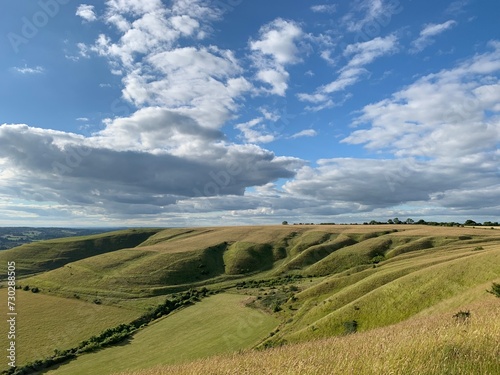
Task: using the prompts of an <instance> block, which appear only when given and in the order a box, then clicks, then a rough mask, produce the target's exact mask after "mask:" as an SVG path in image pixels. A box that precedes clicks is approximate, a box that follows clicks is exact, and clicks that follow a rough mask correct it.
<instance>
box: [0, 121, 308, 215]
mask: <svg viewBox="0 0 500 375" xmlns="http://www.w3.org/2000/svg"><path fill="white" fill-rule="evenodd" d="M135 120H137V118H136V119H135ZM168 120H169V121H171V122H172V123H173V122H174V121H176V118H175V117H173V118H172V117H171V118H169V119H168ZM121 125H122V126H123V127H125V128H127V127H128V128H129V129H128V130H131V129H130V128H133V127H134V125H135V124H134V123H133V119H131V120H130V123H126V124H121ZM183 125H184V124H183ZM193 126H195V125H193ZM152 127H153V128H155V125H154V124H153V125H152ZM173 127H175V125H174V126H173ZM177 130H179V131H182V132H184V133H189V132H196V130H197V129H194V128H193V129H187V130H186V129H184V127H182V130H181V128H177ZM173 132H174V130H173ZM103 133H104V132H103ZM114 134H116V133H114ZM106 136H107V135H106V134H105V133H104V134H97V135H94V136H91V137H83V136H81V135H76V134H70V133H65V132H59V131H52V130H45V129H38V128H32V127H28V126H26V125H6V124H4V125H1V126H0V146H1V147H0V150H1V151H0V159H2V163H3V170H2V172H1V174H2V177H3V178H2V181H4V182H3V183H1V184H0V193H5V192H6V191H8V190H9V191H11V189H12V186H16V193H15V195H16V196H18V197H19V198H21V199H26V200H38V201H47V202H57V203H59V204H66V205H81V206H84V207H92V209H96V208H99V209H100V210H101V211H103V212H113V213H121V214H127V213H129V211H130V210H138V209H141V210H143V211H144V210H146V211H145V212H147V211H148V210H149V211H151V212H152V213H158V212H159V211H161V210H162V209H163V207H165V206H168V205H172V204H175V203H176V201H177V200H179V199H182V198H186V197H196V196H198V197H204V196H207V197H210V196H218V195H242V194H243V193H244V191H245V189H246V188H248V187H251V186H257V185H263V184H266V183H269V182H270V181H273V180H275V179H279V178H289V177H291V176H293V175H294V173H295V172H294V170H295V169H297V168H299V167H300V166H302V165H303V163H302V162H301V161H300V160H298V159H295V158H283V157H276V156H275V155H274V154H273V153H272V152H270V151H267V150H264V149H261V148H259V147H257V146H252V145H237V144H228V143H224V142H211V143H210V142H209V141H208V140H209V139H212V138H217V137H218V134H204V135H201V134H197V136H198V137H199V138H203V137H205V138H207V139H206V140H205V143H206V145H207V147H210V149H208V150H205V152H204V153H203V154H200V153H198V151H194V152H193V153H188V152H184V153H183V154H182V155H180V154H179V155H174V154H172V153H169V152H166V151H164V152H146V151H143V150H138V149H134V148H133V147H123V145H119V144H118V146H117V147H111V146H112V144H111V143H112V142H109V143H106V142H103V138H105V137H106ZM119 139H120V138H119V137H118V139H117V142H116V143H118V140H119ZM106 141H109V140H106ZM185 151H186V150H185ZM130 205H132V206H134V207H133V208H132V207H130Z"/></svg>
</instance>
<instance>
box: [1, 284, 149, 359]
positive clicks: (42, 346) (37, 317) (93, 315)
mask: <svg viewBox="0 0 500 375" xmlns="http://www.w3.org/2000/svg"><path fill="white" fill-rule="evenodd" d="M0 301H2V303H1V304H0V306H1V310H0V314H1V315H2V317H5V316H6V309H7V307H6V302H5V303H4V301H7V289H6V288H1V289H0ZM16 308H17V313H18V315H17V326H16V329H17V364H18V365H23V364H26V362H29V361H33V360H36V359H41V358H45V357H46V356H48V355H51V354H53V352H54V349H59V350H62V349H69V348H71V347H73V346H76V344H78V343H79V342H80V341H83V340H85V339H88V338H89V337H90V336H92V335H95V334H98V333H100V332H101V331H103V330H104V329H106V328H108V327H110V326H115V325H118V324H120V323H128V322H129V321H132V320H133V319H135V318H136V317H138V316H139V315H140V314H141V313H140V312H138V311H134V310H128V309H124V308H117V307H110V306H102V305H95V304H90V303H86V302H82V301H78V300H77V299H66V298H58V297H53V296H47V295H43V294H40V293H32V292H29V291H22V290H17V293H16ZM7 328H8V327H7V324H6V323H4V322H2V324H0V344H1V347H2V348H7V347H8V346H7V344H6V343H7ZM5 367H6V363H5V361H2V363H1V367H0V369H5Z"/></svg>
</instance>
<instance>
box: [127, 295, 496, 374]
mask: <svg viewBox="0 0 500 375" xmlns="http://www.w3.org/2000/svg"><path fill="white" fill-rule="evenodd" d="M460 311H464V312H466V311H469V312H470V317H469V318H464V319H457V318H454V317H453V315H455V314H454V313H452V312H451V311H450V312H445V313H436V314H433V315H431V316H426V317H418V318H413V319H410V320H407V321H405V322H403V323H399V324H396V325H391V326H388V327H385V328H378V329H374V330H371V331H368V332H363V333H357V334H353V335H348V336H341V337H336V338H329V339H323V340H315V341H310V342H305V343H301V344H294V345H287V346H283V347H280V348H275V349H270V350H266V351H260V352H259V351H248V352H245V353H238V354H232V355H225V356H217V357H212V358H208V359H204V360H198V361H195V362H192V363H189V364H183V365H175V366H164V367H156V368H153V369H150V370H145V371H135V372H125V373H121V374H122V375H164V374H165V375H166V374H176V375H193V374H206V375H224V374H227V375H229V374H249V375H251V374H255V375H262V374H264V375H271V374H272V375H281V374H359V375H379V374H396V375H442V374H454V375H475V374H477V375H484V374H499V373H500V362H499V361H498V358H500V341H499V340H498V337H500V320H498V319H497V317H498V316H500V303H499V301H498V299H496V300H495V298H494V297H492V296H484V298H482V299H481V300H480V301H477V302H475V303H472V304H462V305H461V310H460Z"/></svg>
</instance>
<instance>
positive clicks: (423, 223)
mask: <svg viewBox="0 0 500 375" xmlns="http://www.w3.org/2000/svg"><path fill="white" fill-rule="evenodd" d="M417 224H420V225H425V224H427V222H426V221H425V220H422V219H420V220H419V221H417Z"/></svg>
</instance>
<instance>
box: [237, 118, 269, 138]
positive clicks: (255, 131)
mask: <svg viewBox="0 0 500 375" xmlns="http://www.w3.org/2000/svg"><path fill="white" fill-rule="evenodd" d="M263 120H264V119H263V118H260V117H259V118H256V119H253V120H251V121H248V122H245V123H241V124H237V125H236V126H235V128H236V129H238V130H240V131H241V132H242V135H243V139H244V140H245V142H248V143H269V142H272V141H274V139H275V137H274V135H272V134H269V133H267V132H266V130H265V125H264V124H263Z"/></svg>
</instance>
